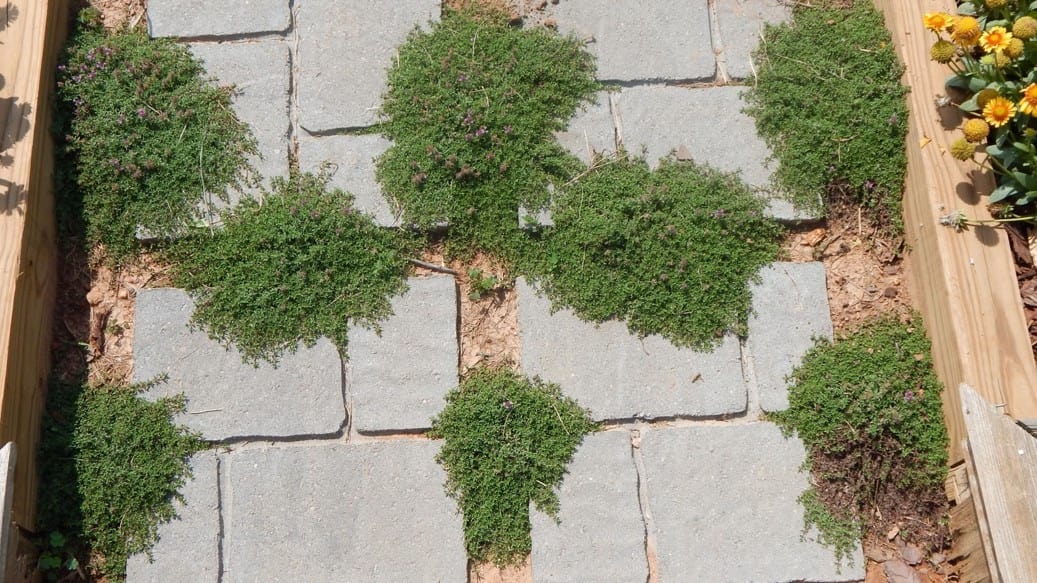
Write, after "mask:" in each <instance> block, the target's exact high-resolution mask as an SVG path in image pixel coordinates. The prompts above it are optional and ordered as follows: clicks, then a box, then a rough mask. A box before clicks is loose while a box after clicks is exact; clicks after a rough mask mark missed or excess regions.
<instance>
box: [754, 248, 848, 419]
mask: <svg viewBox="0 0 1037 583" xmlns="http://www.w3.org/2000/svg"><path fill="white" fill-rule="evenodd" d="M752 294H753V312H752V314H751V315H750V316H749V341H748V342H749V351H750V353H751V354H752V358H753V369H754V370H755V371H756V384H757V386H758V387H759V390H760V406H761V407H763V410H764V411H781V410H783V409H785V408H787V407H788V406H789V400H788V388H787V384H786V382H785V377H786V376H788V375H789V374H790V373H792V369H793V368H795V367H796V366H798V365H799V363H800V361H801V360H802V358H803V355H804V354H805V353H806V351H807V350H809V349H810V348H811V347H812V346H813V345H814V339H815V338H819V337H824V338H831V337H832V315H831V311H830V310H829V306H828V286H827V284H826V282H825V267H824V264H822V263H819V262H810V263H773V264H771V265H769V266H767V267H764V268H763V269H761V270H760V283H758V284H755V285H754V286H753V289H752Z"/></svg>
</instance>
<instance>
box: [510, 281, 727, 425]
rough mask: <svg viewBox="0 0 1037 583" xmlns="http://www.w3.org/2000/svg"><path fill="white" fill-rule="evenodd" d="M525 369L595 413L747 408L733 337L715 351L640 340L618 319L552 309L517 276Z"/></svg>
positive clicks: (615, 415) (624, 415) (707, 412)
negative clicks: (587, 319)
mask: <svg viewBox="0 0 1037 583" xmlns="http://www.w3.org/2000/svg"><path fill="white" fill-rule="evenodd" d="M516 290H517V293H518V311H519V329H520V334H521V343H522V370H523V372H524V373H526V374H528V375H539V376H540V377H541V378H543V379H544V380H546V381H550V382H555V383H558V384H559V385H560V386H561V387H562V391H563V392H565V394H566V395H568V396H570V397H573V398H574V399H576V400H577V401H579V403H580V405H582V406H584V407H587V408H588V409H590V411H591V413H592V414H593V416H594V418H595V419H598V420H607V419H630V418H647V419H652V418H660V417H702V416H722V415H733V414H737V413H741V412H743V411H745V408H746V398H747V393H746V387H745V381H744V379H743V378H742V368H741V351H740V348H739V346H738V341H737V339H735V338H734V337H733V336H731V335H728V336H725V337H724V340H723V343H722V344H721V345H720V346H719V347H718V348H717V349H716V350H714V351H713V352H695V351H693V350H690V349H686V348H677V347H675V346H674V345H673V344H671V343H670V342H669V341H668V340H666V339H664V338H662V337H661V336H649V337H646V338H644V339H640V338H638V337H637V336H634V335H633V334H631V333H630V332H629V330H627V327H626V324H624V323H623V322H619V321H610V322H605V323H603V324H600V325H595V324H593V323H590V322H584V321H582V320H580V319H579V318H578V317H577V316H576V315H575V314H574V313H573V312H572V311H570V310H567V309H564V310H559V311H558V312H555V313H554V314H552V313H551V301H550V300H549V299H547V298H546V297H540V296H538V295H537V294H536V292H535V289H534V288H533V287H532V286H530V285H529V284H528V283H527V282H526V281H525V280H524V279H522V278H519V279H518V281H517V282H516Z"/></svg>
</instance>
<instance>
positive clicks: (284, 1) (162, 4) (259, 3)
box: [148, 0, 291, 38]
mask: <svg viewBox="0 0 1037 583" xmlns="http://www.w3.org/2000/svg"><path fill="white" fill-rule="evenodd" d="M290 23H291V10H290V8H289V0H234V1H233V2H226V1H224V2H213V1H211V0H148V31H149V32H150V33H151V36H153V37H159V36H175V37H184V38H192V37H204V36H231V35H244V34H258V33H264V32H284V31H286V30H288V26H289V24H290Z"/></svg>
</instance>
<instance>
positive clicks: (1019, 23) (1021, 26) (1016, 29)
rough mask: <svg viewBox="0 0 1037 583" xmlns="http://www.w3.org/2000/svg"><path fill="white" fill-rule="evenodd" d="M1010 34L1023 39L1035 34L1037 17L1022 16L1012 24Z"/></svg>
mask: <svg viewBox="0 0 1037 583" xmlns="http://www.w3.org/2000/svg"><path fill="white" fill-rule="evenodd" d="M1012 35H1013V36H1016V37H1018V38H1021V39H1023V40H1030V39H1031V38H1033V37H1035V36H1037V19H1035V18H1033V17H1030V16H1024V17H1022V18H1020V19H1019V20H1016V21H1015V24H1013V25H1012Z"/></svg>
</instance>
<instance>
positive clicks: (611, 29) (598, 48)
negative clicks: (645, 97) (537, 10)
mask: <svg viewBox="0 0 1037 583" xmlns="http://www.w3.org/2000/svg"><path fill="white" fill-rule="evenodd" d="M554 13H555V19H556V20H557V22H558V29H559V31H561V32H562V33H563V34H575V35H576V36H577V37H578V38H581V39H584V40H586V41H587V43H588V44H587V49H588V50H589V51H590V52H591V53H592V54H594V56H595V57H597V63H598V78H599V79H602V80H606V81H662V80H667V81H691V80H707V79H712V78H713V76H714V75H715V74H716V60H715V59H714V56H713V47H712V44H711V42H710V32H709V10H708V4H707V2H706V1H705V0H702V1H696V2H673V1H672V0H611V1H609V2H600V1H599V0H566V1H565V2H561V3H560V4H558V6H556V7H555V8H554Z"/></svg>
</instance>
